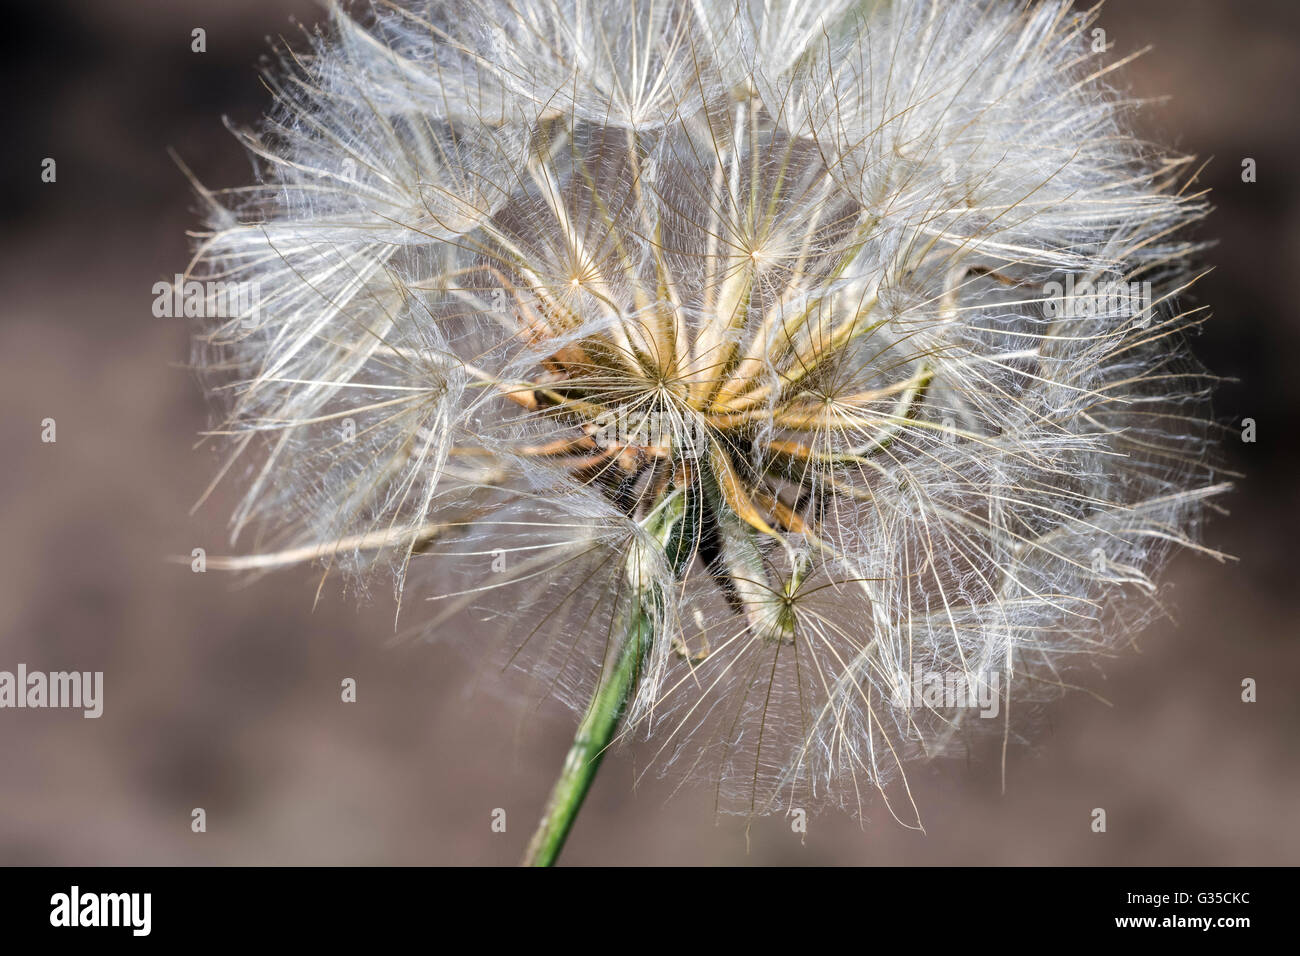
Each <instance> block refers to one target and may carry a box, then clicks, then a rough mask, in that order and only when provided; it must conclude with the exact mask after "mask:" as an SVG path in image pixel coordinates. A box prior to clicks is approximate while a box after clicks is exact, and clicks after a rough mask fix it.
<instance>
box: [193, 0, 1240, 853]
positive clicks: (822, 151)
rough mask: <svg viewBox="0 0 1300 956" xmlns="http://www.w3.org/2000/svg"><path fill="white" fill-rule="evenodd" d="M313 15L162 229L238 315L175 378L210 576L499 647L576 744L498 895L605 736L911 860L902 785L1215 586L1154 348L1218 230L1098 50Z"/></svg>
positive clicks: (437, 12)
mask: <svg viewBox="0 0 1300 956" xmlns="http://www.w3.org/2000/svg"><path fill="white" fill-rule="evenodd" d="M330 12H331V16H330V24H329V27H328V29H325V30H322V31H320V32H317V33H312V34H309V35H308V36H307V37H306V42H305V43H304V44H303V45H302V46H303V47H304V48H303V49H300V50H297V51H288V50H286V51H282V52H281V53H280V54H279V56H278V57H277V59H276V60H275V62H274V63H272V64H271V65H270V66H269V68H268V70H267V71H266V74H265V75H266V82H267V84H268V86H269V87H270V89H271V91H272V93H273V96H274V100H275V105H274V108H273V109H272V111H271V112H270V115H269V116H268V118H267V120H266V122H265V123H264V124H263V126H262V127H261V128H260V129H257V130H240V131H238V134H239V136H240V137H241V139H242V140H243V142H244V143H245V144H246V146H247V148H248V150H249V152H250V153H251V155H252V156H253V158H254V160H255V164H256V166H257V170H258V178H257V182H256V183H255V184H254V185H251V186H247V187H242V188H237V189H231V190H224V191H210V190H207V189H205V188H203V187H198V189H199V193H200V195H201V196H202V198H203V200H204V202H205V205H206V212H207V220H208V222H207V229H206V231H204V232H203V233H202V234H200V235H199V236H198V237H197V238H196V252H195V258H194V262H193V263H192V266H191V269H190V270H188V272H187V277H188V276H194V277H196V278H200V279H206V280H211V281H217V282H245V283H256V288H257V289H258V290H259V296H258V301H257V303H256V309H255V312H245V313H242V314H239V315H233V316H229V317H226V318H221V319H213V320H210V321H208V322H207V324H206V325H205V327H204V329H203V331H202V334H201V335H200V336H199V337H198V339H197V347H196V362H197V365H198V366H199V368H200V369H202V370H203V371H204V373H205V375H206V377H207V380H208V382H209V383H210V391H211V392H212V394H213V395H214V396H217V397H219V398H220V399H222V400H223V402H224V404H225V410H224V418H223V419H222V422H221V424H220V426H219V427H217V428H215V429H214V433H215V434H217V435H219V436H222V437H223V438H225V439H227V440H228V441H229V442H230V443H231V445H230V450H229V453H228V455H229V457H228V458H227V460H226V463H225V465H224V466H223V467H222V468H221V470H220V473H219V476H218V479H220V478H221V477H223V476H226V475H230V474H233V473H237V472H241V471H242V472H243V473H244V474H245V475H246V479H247V481H246V492H245V494H244V496H243V498H242V499H241V501H240V503H239V505H238V506H237V508H236V510H235V513H234V516H233V519H232V532H231V537H232V542H234V543H238V542H240V541H243V540H244V537H245V534H246V533H255V539H254V541H255V543H254V544H253V546H252V547H251V548H246V549H245V550H246V553H245V554H243V555H242V556H240V557H235V558H229V559H225V560H224V562H218V566H225V567H229V568H233V569H242V570H266V569H272V568H276V567H282V566H287V565H291V564H295V563H301V562H306V561H317V562H319V563H320V564H321V565H323V567H324V568H325V569H327V570H335V569H337V570H340V571H343V572H345V573H347V574H350V575H353V576H354V580H356V581H357V582H358V584H359V585H361V584H364V583H365V582H367V581H372V580H375V578H376V575H387V576H389V577H391V580H392V581H393V582H394V593H395V596H396V598H397V600H398V604H399V608H401V612H399V613H402V612H404V613H408V614H411V613H414V614H415V615H417V616H419V617H420V618H421V623H422V624H426V625H428V626H436V625H437V624H438V623H440V622H442V621H445V620H448V619H450V618H451V617H452V616H453V615H455V614H458V613H460V612H461V611H462V610H464V609H466V608H469V607H480V608H482V609H484V610H487V611H489V612H490V613H492V614H494V615H499V616H501V617H502V618H503V620H504V622H505V624H504V626H503V627H502V628H501V631H502V633H503V636H504V641H503V647H502V649H501V654H500V659H501V661H502V663H503V664H509V665H512V666H515V667H518V668H520V669H522V670H524V671H525V672H527V673H528V674H530V675H532V676H533V677H534V678H535V679H536V680H537V681H538V682H539V684H540V686H542V687H543V688H545V691H546V692H547V693H549V694H552V695H554V696H556V697H558V698H559V699H561V700H563V701H565V702H566V703H568V704H570V705H571V706H572V707H574V708H575V710H577V711H578V712H579V714H580V715H581V717H580V724H579V730H578V733H577V735H576V737H575V739H574V743H573V747H572V749H571V751H570V753H569V756H568V758H567V760H566V762H565V765H564V767H563V768H562V770H561V773H560V778H559V780H558V782H557V784H556V786H555V790H554V792H553V794H552V797H551V800H550V803H549V804H548V807H547V809H546V811H545V814H544V817H543V820H542V824H541V826H540V827H539V829H538V831H537V834H536V836H535V838H534V841H533V843H532V845H531V847H530V850H529V856H528V860H529V861H530V862H535V863H550V862H553V861H554V859H555V857H556V855H557V854H558V853H559V850H560V848H561V846H562V845H563V842H564V838H565V836H566V834H567V833H568V830H569V827H570V826H571V825H572V823H573V819H574V815H575V814H576V812H577V809H578V806H579V805H580V803H581V801H582V798H583V796H584V794H585V793H586V790H587V787H588V786H589V785H590V782H591V779H592V777H593V775H594V774H595V772H596V768H597V767H598V765H599V762H600V758H601V756H602V755H603V754H604V752H605V751H606V749H607V748H608V747H609V746H610V745H611V744H612V743H614V742H615V741H616V740H618V739H620V738H625V737H626V738H630V737H634V736H645V737H646V738H648V739H649V740H650V741H651V745H650V753H651V755H652V761H651V763H652V766H654V767H655V768H658V769H660V770H663V771H664V772H667V773H671V774H677V775H679V776H680V777H681V778H682V779H683V780H684V779H687V778H691V777H703V778H705V779H707V780H708V781H710V784H711V786H712V787H713V788H714V791H715V793H716V795H717V804H718V807H719V808H720V809H723V810H729V811H736V812H740V813H743V814H761V813H771V812H780V811H784V810H787V809H789V808H791V807H810V806H815V805H819V804H825V803H831V804H834V805H836V806H841V807H846V808H849V809H851V810H852V811H853V812H855V813H858V814H861V813H863V812H864V811H865V810H866V809H867V808H868V806H869V805H870V803H871V801H872V800H873V797H872V796H871V794H872V792H873V791H879V793H880V796H879V797H878V798H876V799H879V801H880V805H881V806H883V807H884V808H886V809H887V811H888V812H889V813H891V814H893V815H894V816H895V817H896V818H897V819H899V820H900V822H902V823H903V824H904V825H908V826H920V817H919V814H918V813H917V810H916V808H915V806H914V804H913V802H912V800H911V797H910V794H909V793H908V790H907V787H906V780H905V777H904V776H903V774H902V770H903V767H904V765H905V764H906V762H907V761H908V760H909V759H912V758H915V757H920V756H933V755H939V754H943V753H946V752H949V751H951V750H953V749H958V748H961V747H962V746H964V745H965V741H966V739H967V737H968V735H970V734H972V733H975V732H978V731H981V730H982V729H983V728H984V727H986V726H989V725H990V724H992V725H993V726H992V727H991V728H990V729H992V730H994V731H995V732H997V733H1000V734H1002V735H1003V737H1004V739H1006V738H1009V737H1010V736H1011V734H1012V722H1011V721H1012V716H1011V715H1012V712H1013V708H1014V709H1015V712H1016V713H1017V714H1019V713H1020V711H1021V710H1022V709H1024V707H1025V706H1026V705H1032V704H1034V703H1035V702H1037V701H1041V700H1045V699H1048V698H1050V697H1052V696H1054V695H1055V694H1057V693H1059V692H1060V691H1062V690H1063V689H1065V688H1066V687H1068V686H1069V680H1070V677H1069V674H1070V671H1071V670H1072V669H1074V668H1075V667H1076V666H1077V665H1079V664H1086V663H1088V662H1089V661H1091V660H1093V659H1095V658H1097V657H1099V656H1105V655H1109V654H1111V653H1113V652H1115V651H1116V650H1117V649H1119V648H1120V647H1121V646H1122V645H1124V644H1126V643H1129V642H1131V641H1132V640H1133V638H1134V637H1135V635H1136V634H1137V633H1138V632H1139V631H1140V630H1141V628H1142V626H1143V625H1144V624H1145V622H1146V621H1147V620H1148V619H1150V618H1151V617H1152V616H1153V615H1155V614H1157V613H1159V612H1161V610H1162V604H1161V602H1160V596H1159V590H1158V575H1159V572H1160V570H1161V568H1162V566H1163V564H1164V563H1165V561H1166V559H1167V558H1168V556H1169V554H1170V553H1171V552H1172V551H1173V550H1175V549H1177V548H1189V549H1196V550H1200V551H1203V552H1206V553H1208V554H1210V555H1211V556H1214V557H1216V558H1222V555H1219V554H1218V553H1217V552H1214V551H1212V550H1210V549H1208V548H1206V547H1205V546H1203V545H1202V544H1200V531H1201V525H1202V523H1203V520H1204V517H1205V514H1206V512H1207V510H1208V509H1210V508H1211V507H1213V499H1214V497H1215V496H1217V495H1218V494H1220V493H1222V492H1223V491H1225V490H1226V488H1227V487H1228V485H1227V482H1226V481H1225V476H1224V473H1223V472H1222V470H1221V469H1220V468H1218V466H1217V464H1216V462H1215V459H1214V454H1213V446H1214V441H1215V430H1214V429H1215V426H1214V425H1213V424H1212V423H1211V421H1210V420H1209V418H1208V396H1209V391H1210V388H1211V385H1212V380H1211V379H1210V378H1209V376H1207V375H1206V374H1205V373H1204V372H1203V371H1202V370H1201V369H1200V367H1199V366H1198V365H1197V364H1196V363H1195V361H1194V360H1193V359H1192V358H1191V356H1190V354H1189V353H1188V351H1187V348H1186V345H1185V343H1184V339H1185V337H1186V334H1187V333H1188V332H1189V331H1191V330H1194V328H1195V326H1196V325H1197V324H1199V323H1200V322H1201V321H1204V319H1205V317H1206V316H1205V313H1204V312H1203V311H1202V310H1199V309H1192V310H1184V309H1183V307H1182V306H1180V304H1179V303H1180V301H1182V300H1183V299H1184V298H1185V296H1186V294H1187V291H1188V289H1189V287H1190V286H1191V284H1192V283H1193V281H1194V279H1195V274H1194V271H1193V269H1192V265H1191V258H1192V257H1193V256H1194V254H1195V253H1196V251H1197V248H1198V247H1197V245H1196V243H1195V241H1194V240H1193V239H1191V238H1189V237H1188V236H1187V235H1186V231H1187V227H1188V226H1190V225H1191V224H1193V223H1195V222H1197V221H1198V220H1200V219H1201V218H1202V217H1203V216H1204V214H1205V213H1206V211H1207V208H1208V207H1207V204H1206V201H1205V198H1204V196H1203V194H1202V193H1201V192H1199V191H1198V190H1197V189H1196V186H1195V179H1196V177H1195V173H1196V169H1195V166H1194V165H1193V163H1192V161H1191V160H1190V159H1188V158H1186V157H1180V156H1171V155H1167V154H1165V153H1163V152H1161V151H1159V150H1158V149H1157V148H1155V147H1153V146H1151V145H1150V144H1147V143H1144V142H1142V141H1140V140H1138V139H1137V138H1136V137H1135V136H1134V135H1133V134H1132V133H1131V132H1130V130H1129V126H1128V122H1129V120H1128V113H1129V110H1130V109H1131V108H1132V107H1133V106H1134V105H1135V104H1133V103H1131V102H1129V101H1127V100H1125V99H1124V98H1123V96H1122V95H1121V94H1119V93H1118V92H1116V91H1114V90H1113V89H1111V88H1110V86H1109V82H1110V79H1111V77H1112V76H1113V75H1114V74H1113V71H1114V70H1115V69H1117V68H1119V67H1121V66H1122V65H1123V63H1124V61H1123V60H1120V59H1112V58H1110V57H1108V56H1107V55H1106V52H1105V51H1096V50H1094V44H1093V37H1092V33H1091V27H1092V25H1093V22H1094V19H1093V18H1094V16H1095V11H1087V12H1079V11H1075V10H1074V9H1073V8H1072V7H1071V6H1070V5H1069V4H1068V3H1055V2H1048V3H1035V4H1031V5H1029V6H1028V7H1022V6H1021V5H1018V4H1015V3H1009V2H985V3H943V2H938V0H915V2H881V3H876V4H872V3H860V2H847V0H814V2H804V3H800V2H798V0H788V2H784V0H768V2H760V0H744V2H734V0H731V2H728V0H634V2H629V3H617V4H616V3H588V2H582V0H499V2H487V0H482V2H480V0H447V2H440V0H425V2H400V3H399V2H391V3H390V2H379V0H376V2H375V3H373V4H371V5H365V6H359V7H357V8H355V9H348V10H345V9H343V8H342V7H337V6H331V11H330ZM1115 287H1120V288H1123V289H1124V290H1129V289H1136V288H1139V287H1140V288H1147V289H1150V290H1151V295H1150V296H1149V297H1141V296H1130V295H1128V294H1125V295H1122V296H1114V295H1111V296H1107V295H1104V294H1097V293H1099V292H1101V291H1102V290H1106V289H1108V288H1115ZM1049 289H1055V290H1058V291H1057V292H1055V293H1051V294H1049V292H1048V291H1046V290H1049ZM1060 290H1064V291H1060ZM426 599H428V600H431V601H434V602H435V603H434V604H432V605H426V604H425V600H426ZM412 600H416V601H418V602H419V603H418V604H417V608H416V610H414V611H412V610H411V608H410V603H411V601H412ZM426 607H431V608H432V610H433V613H432V614H430V615H425V614H424V609H425V608H426ZM920 671H924V672H926V673H937V674H941V675H956V676H959V677H961V678H962V679H963V680H965V681H967V682H968V683H969V684H970V685H972V686H973V685H975V684H980V685H981V686H986V687H987V686H994V687H996V688H998V692H999V693H1000V694H1001V695H1002V705H1001V707H1000V709H999V711H998V713H999V716H1000V717H1001V718H1002V719H1001V720H1000V721H992V722H989V721H982V720H980V719H979V717H980V713H979V712H978V711H975V710H972V709H962V708H960V707H953V706H950V705H949V706H945V702H942V701H941V702H937V703H936V702H935V701H934V700H931V699H928V698H926V699H921V700H917V699H916V698H915V695H913V694H911V693H910V688H912V687H913V684H914V679H915V678H914V675H915V674H917V673H918V672H920Z"/></svg>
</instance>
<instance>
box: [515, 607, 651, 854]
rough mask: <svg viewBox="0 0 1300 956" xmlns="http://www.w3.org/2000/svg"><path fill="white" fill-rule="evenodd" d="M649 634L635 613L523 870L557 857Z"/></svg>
mask: <svg viewBox="0 0 1300 956" xmlns="http://www.w3.org/2000/svg"><path fill="white" fill-rule="evenodd" d="M651 628H652V625H651V623H650V618H649V616H648V615H647V614H646V613H645V611H644V610H638V611H636V612H635V615H634V617H633V620H632V622H631V625H630V626H629V627H628V629H627V634H626V636H625V638H624V640H623V644H622V646H621V647H620V648H619V649H618V651H617V656H616V657H615V660H614V665H613V667H612V668H611V669H610V670H609V671H608V672H607V673H606V674H605V675H604V677H603V678H602V680H601V682H600V685H599V686H598V687H597V689H596V693H595V694H594V695H593V696H592V699H591V703H590V704H589V705H588V707H587V713H586V715H585V716H584V717H583V718H582V723H581V724H579V725H578V731H577V733H576V734H574V737H573V743H572V745H570V747H569V753H568V755H567V756H566V757H565V758H564V767H563V768H562V769H561V770H560V776H559V778H558V779H557V780H556V781H555V786H554V787H553V788H552V789H551V796H550V799H549V800H548V801H547V803H546V810H545V811H544V812H543V813H542V820H541V823H539V824H538V825H537V831H536V832H535V833H534V834H533V838H532V840H530V841H529V843H528V850H527V852H525V854H524V859H523V865H524V866H552V865H554V863H555V860H556V858H557V857H558V856H559V855H560V850H561V849H562V848H563V847H564V840H565V838H566V837H568V835H569V830H570V829H572V828H573V821H574V820H575V819H576V818H577V816H578V810H579V808H580V807H581V806H582V801H583V799H584V798H585V797H586V796H587V791H588V790H589V789H591V782H592V780H594V779H595V777H596V771H597V770H598V769H599V768H600V761H601V759H602V758H603V757H604V756H605V750H606V749H607V748H608V747H609V745H610V743H611V741H613V739H614V733H615V731H617V729H618V724H619V721H620V720H621V719H622V717H623V711H624V710H625V709H626V708H627V703H628V701H629V700H630V699H631V698H632V693H633V691H634V690H635V688H636V681H637V675H638V673H639V672H640V669H641V661H642V659H643V657H644V655H645V652H646V649H647V648H648V647H649V646H650V640H651V637H652V634H651Z"/></svg>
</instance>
